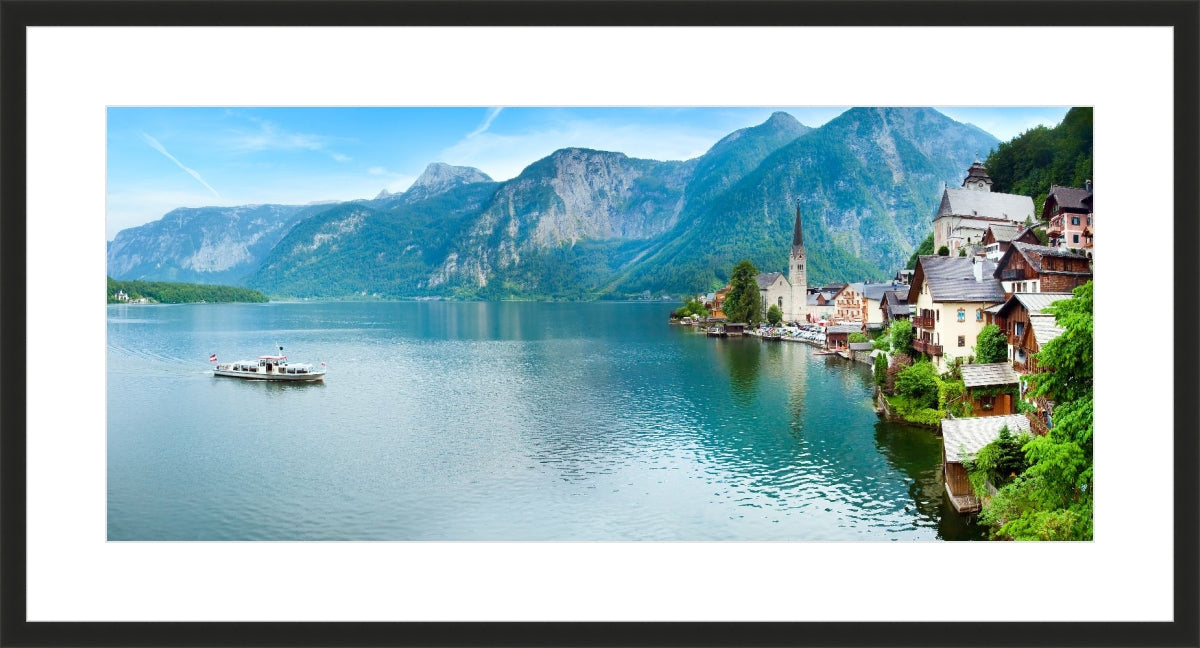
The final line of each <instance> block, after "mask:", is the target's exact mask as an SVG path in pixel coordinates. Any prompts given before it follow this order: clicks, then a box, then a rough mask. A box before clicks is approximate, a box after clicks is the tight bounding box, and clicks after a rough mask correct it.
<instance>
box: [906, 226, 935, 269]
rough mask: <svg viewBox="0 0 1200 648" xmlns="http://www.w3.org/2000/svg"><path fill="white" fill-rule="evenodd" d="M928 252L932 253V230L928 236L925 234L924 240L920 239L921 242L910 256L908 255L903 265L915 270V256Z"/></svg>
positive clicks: (928, 253) (925, 254) (927, 253)
mask: <svg viewBox="0 0 1200 648" xmlns="http://www.w3.org/2000/svg"><path fill="white" fill-rule="evenodd" d="M930 254H933V232H930V233H929V236H926V237H925V240H923V241H921V244H920V245H918V246H917V249H916V250H914V251H913V253H912V256H910V257H908V263H907V264H905V266H904V267H905V268H907V269H908V270H916V269H917V258H918V257H922V256H928V255H930Z"/></svg>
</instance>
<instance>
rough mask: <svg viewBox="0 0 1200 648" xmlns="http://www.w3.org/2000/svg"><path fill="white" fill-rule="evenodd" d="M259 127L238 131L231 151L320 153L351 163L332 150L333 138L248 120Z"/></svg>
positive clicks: (232, 141) (261, 120)
mask: <svg viewBox="0 0 1200 648" xmlns="http://www.w3.org/2000/svg"><path fill="white" fill-rule="evenodd" d="M248 119H249V120H250V121H251V122H252V123H254V125H255V126H256V127H257V129H256V130H250V131H238V132H235V133H234V134H233V136H232V137H230V138H229V142H228V146H229V148H230V149H232V150H234V151H237V152H240V153H257V152H259V151H318V152H321V153H324V154H326V155H328V156H329V157H331V158H333V160H335V161H337V162H349V161H350V160H351V158H350V156H348V155H345V154H343V153H339V152H337V151H334V150H331V149H330V146H331V145H332V144H334V142H335V141H336V139H335V138H333V137H328V136H325V135H314V134H311V133H297V132H293V131H288V130H285V129H283V128H280V127H279V126H278V125H277V124H275V123H274V122H271V121H268V120H266V119H261V118H258V117H249V118H248Z"/></svg>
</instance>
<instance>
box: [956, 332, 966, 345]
mask: <svg viewBox="0 0 1200 648" xmlns="http://www.w3.org/2000/svg"><path fill="white" fill-rule="evenodd" d="M958 346H960V347H965V346H967V336H965V335H960V336H958Z"/></svg>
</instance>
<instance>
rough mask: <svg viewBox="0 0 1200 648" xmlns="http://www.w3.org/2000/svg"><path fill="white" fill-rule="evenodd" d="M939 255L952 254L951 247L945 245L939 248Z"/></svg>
mask: <svg viewBox="0 0 1200 648" xmlns="http://www.w3.org/2000/svg"><path fill="white" fill-rule="evenodd" d="M938 256H950V248H948V247H946V246H945V245H943V246H942V247H940V248H938Z"/></svg>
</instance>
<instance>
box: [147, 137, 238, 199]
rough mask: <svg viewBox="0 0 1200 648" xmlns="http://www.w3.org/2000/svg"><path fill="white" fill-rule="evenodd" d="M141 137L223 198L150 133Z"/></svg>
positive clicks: (214, 193)
mask: <svg viewBox="0 0 1200 648" xmlns="http://www.w3.org/2000/svg"><path fill="white" fill-rule="evenodd" d="M141 135H142V140H143V141H145V142H146V143H147V144H149V145H150V147H151V148H153V149H154V150H156V151H158V152H159V153H162V154H163V155H165V156H166V157H167V159H168V160H170V161H172V162H174V163H175V165H176V166H178V167H179V168H180V169H183V170H184V171H186V172H187V173H188V175H190V176H192V177H193V178H195V179H196V181H197V182H199V183H200V184H202V185H204V186H205V187H206V188H207V189H208V190H209V191H211V192H212V193H213V195H214V196H216V197H217V198H220V197H221V194H219V193H217V190H216V189H213V188H212V185H210V184H208V183H207V182H205V181H204V178H202V177H200V174H199V173H197V172H196V170H195V169H191V168H188V167H186V166H184V164H183V163H182V162H180V161H179V160H177V159H176V158H175V156H174V155H171V153H170V152H169V151H167V149H166V147H164V146H163V145H162V144H161V143H159V141H158V140H156V139H154V138H153V137H151V136H150V135H149V134H148V133H145V132H143V133H141Z"/></svg>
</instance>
